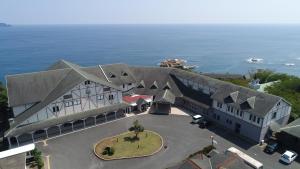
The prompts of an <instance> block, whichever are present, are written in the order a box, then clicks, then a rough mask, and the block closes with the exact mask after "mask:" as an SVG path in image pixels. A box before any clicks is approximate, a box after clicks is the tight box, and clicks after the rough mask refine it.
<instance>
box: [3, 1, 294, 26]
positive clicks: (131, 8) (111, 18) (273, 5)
mask: <svg viewBox="0 0 300 169" xmlns="http://www.w3.org/2000/svg"><path fill="white" fill-rule="evenodd" d="M299 7H300V0H0V22H7V23H11V24H181V23H183V24H184V23H189V24H193V23H196V24H199V23H300V10H299Z"/></svg>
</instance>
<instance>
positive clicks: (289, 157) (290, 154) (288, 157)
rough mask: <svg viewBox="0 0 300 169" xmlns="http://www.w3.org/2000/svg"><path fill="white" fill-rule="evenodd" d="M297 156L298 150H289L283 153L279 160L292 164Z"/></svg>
mask: <svg viewBox="0 0 300 169" xmlns="http://www.w3.org/2000/svg"><path fill="white" fill-rule="evenodd" d="M297 156H298V154H297V153H296V152H294V151H290V150H287V151H285V152H284V153H283V154H282V155H281V157H280V159H279V160H280V161H282V162H284V163H287V164H291V163H292V162H293V161H294V160H295V159H296V158H297Z"/></svg>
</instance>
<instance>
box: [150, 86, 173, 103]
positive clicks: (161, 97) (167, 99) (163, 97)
mask: <svg viewBox="0 0 300 169" xmlns="http://www.w3.org/2000/svg"><path fill="white" fill-rule="evenodd" d="M175 98H176V97H175V95H174V94H173V93H172V92H171V91H170V90H168V89H167V90H165V91H164V92H161V93H159V94H158V95H156V97H155V99H154V102H157V103H170V104H174V103H175Z"/></svg>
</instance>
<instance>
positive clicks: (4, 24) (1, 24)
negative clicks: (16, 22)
mask: <svg viewBox="0 0 300 169" xmlns="http://www.w3.org/2000/svg"><path fill="white" fill-rule="evenodd" d="M10 26H11V25H9V24H6V23H0V27H10Z"/></svg>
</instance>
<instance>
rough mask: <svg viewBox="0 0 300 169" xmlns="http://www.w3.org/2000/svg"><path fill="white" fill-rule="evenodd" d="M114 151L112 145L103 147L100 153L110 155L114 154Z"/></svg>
mask: <svg viewBox="0 0 300 169" xmlns="http://www.w3.org/2000/svg"><path fill="white" fill-rule="evenodd" d="M114 153H115V149H114V148H113V147H105V148H104V150H103V152H102V155H109V156H112V155H114Z"/></svg>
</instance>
